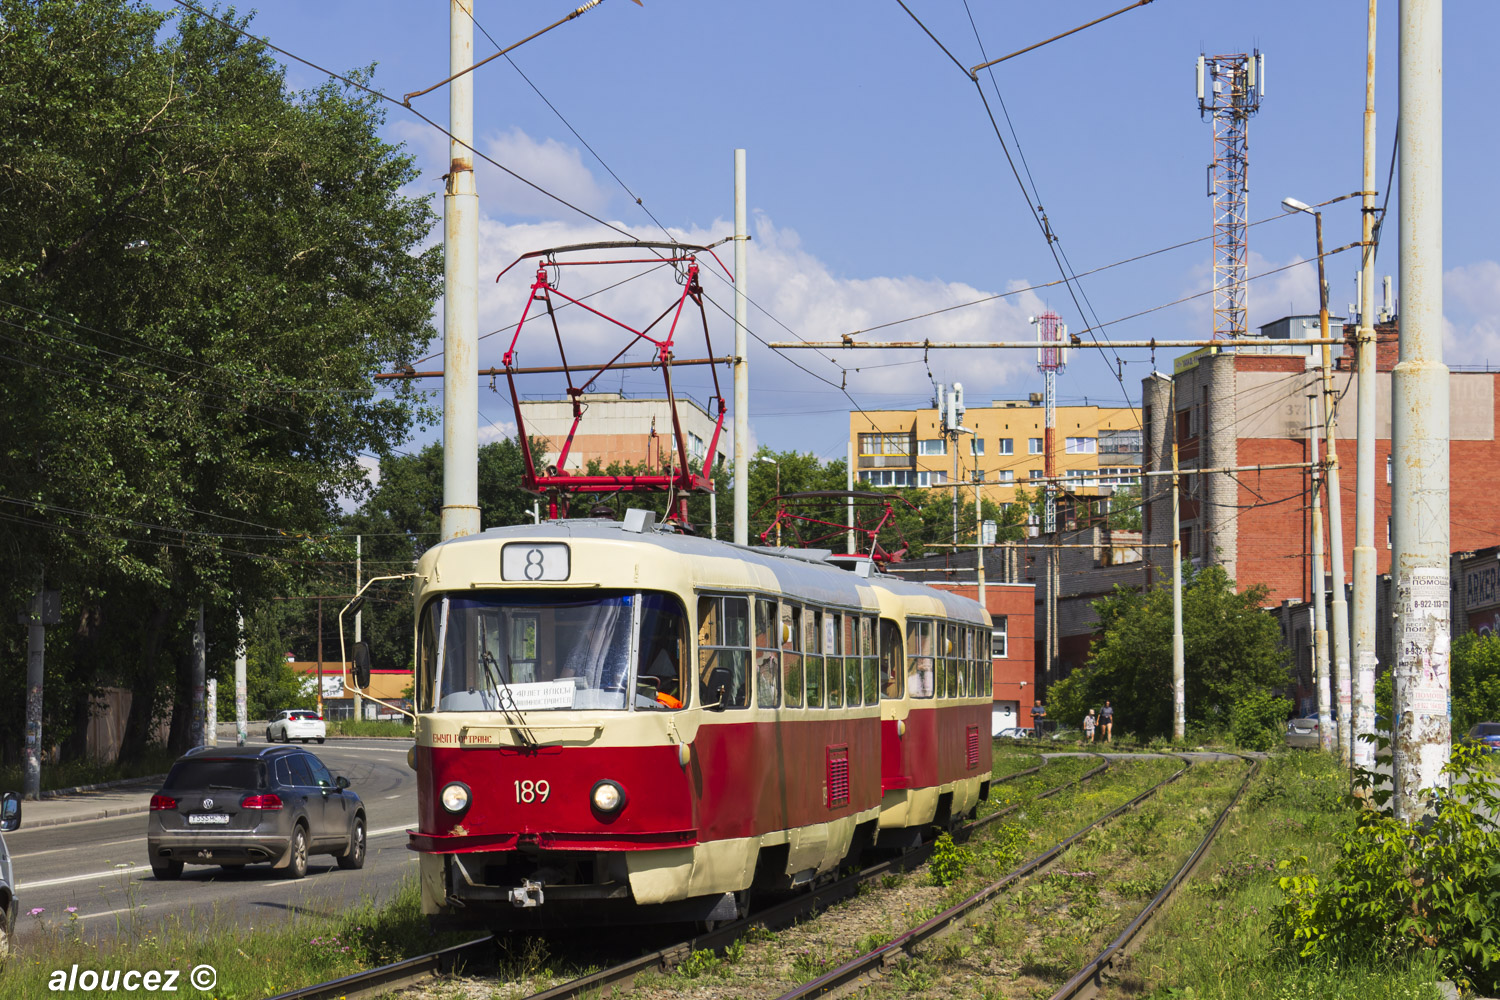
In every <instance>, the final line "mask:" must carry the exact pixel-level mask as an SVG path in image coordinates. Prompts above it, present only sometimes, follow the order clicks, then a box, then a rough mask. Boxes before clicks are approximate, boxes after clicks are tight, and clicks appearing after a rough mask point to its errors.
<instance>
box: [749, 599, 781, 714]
mask: <svg viewBox="0 0 1500 1000" xmlns="http://www.w3.org/2000/svg"><path fill="white" fill-rule="evenodd" d="M779 630H780V624H779V619H778V618H777V616H776V602H775V601H756V602H755V668H756V669H755V704H756V706H757V707H759V708H775V707H777V706H778V705H780V704H781V649H780V646H781V644H780V643H779V642H778V641H777V639H778V638H780V637H779V636H778V635H777V632H778V631H779Z"/></svg>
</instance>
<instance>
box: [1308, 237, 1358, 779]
mask: <svg viewBox="0 0 1500 1000" xmlns="http://www.w3.org/2000/svg"><path fill="white" fill-rule="evenodd" d="M1313 222H1314V223H1315V224H1316V226H1317V230H1318V323H1319V325H1320V327H1321V329H1322V334H1323V339H1324V340H1325V341H1326V340H1327V339H1328V280H1327V277H1326V275H1325V272H1324V268H1323V213H1322V212H1314V213H1313ZM1333 412H1334V410H1333V349H1332V348H1331V347H1330V346H1329V345H1328V344H1326V343H1325V344H1324V345H1323V428H1324V437H1325V438H1326V440H1327V442H1328V474H1327V493H1328V559H1329V569H1331V570H1332V571H1333V582H1332V584H1331V587H1332V593H1331V595H1330V597H1331V599H1330V601H1329V607H1328V614H1329V617H1331V618H1332V619H1333V622H1332V626H1331V629H1330V631H1331V632H1332V633H1333V679H1334V685H1335V690H1336V692H1337V694H1336V698H1337V705H1336V707H1337V714H1338V744H1339V760H1340V761H1342V762H1343V764H1344V766H1345V767H1348V766H1349V764H1350V763H1351V761H1352V758H1351V757H1350V751H1349V733H1350V723H1351V720H1350V718H1349V715H1350V711H1351V709H1352V706H1353V703H1352V700H1351V697H1350V690H1349V605H1348V603H1347V601H1346V600H1345V599H1344V502H1343V497H1342V496H1340V486H1339V451H1338V426H1337V424H1336V423H1335V421H1334V418H1333Z"/></svg>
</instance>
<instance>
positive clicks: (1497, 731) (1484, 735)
mask: <svg viewBox="0 0 1500 1000" xmlns="http://www.w3.org/2000/svg"><path fill="white" fill-rule="evenodd" d="M1469 739H1471V740H1473V741H1474V742H1475V743H1478V744H1480V745H1481V746H1483V747H1484V748H1485V749H1486V750H1488V751H1489V752H1490V753H1500V722H1481V723H1479V724H1478V725H1476V726H1474V727H1473V728H1471V729H1470V730H1469Z"/></svg>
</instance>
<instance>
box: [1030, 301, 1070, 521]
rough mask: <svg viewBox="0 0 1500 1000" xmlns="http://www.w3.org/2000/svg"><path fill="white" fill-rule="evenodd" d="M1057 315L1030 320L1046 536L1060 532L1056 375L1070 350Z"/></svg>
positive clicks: (1046, 314) (1065, 362)
mask: <svg viewBox="0 0 1500 1000" xmlns="http://www.w3.org/2000/svg"><path fill="white" fill-rule="evenodd" d="M1061 320H1062V317H1061V316H1059V315H1057V313H1055V312H1050V311H1049V312H1044V313H1042V314H1041V315H1040V316H1033V317H1031V322H1032V323H1033V324H1035V326H1036V339H1037V349H1036V368H1037V371H1039V372H1041V373H1042V405H1043V406H1044V407H1045V411H1044V412H1045V414H1046V416H1045V418H1044V420H1043V424H1044V429H1043V430H1042V476H1043V477H1044V479H1045V484H1044V485H1043V486H1042V496H1043V497H1044V498H1045V502H1044V506H1043V511H1044V520H1043V524H1042V530H1043V531H1044V532H1046V533H1047V534H1049V535H1050V534H1051V533H1052V532H1054V531H1056V530H1057V484H1056V483H1054V482H1052V477H1053V476H1054V475H1056V474H1057V473H1056V472H1055V466H1054V465H1053V460H1052V448H1053V441H1052V435H1053V432H1054V431H1055V430H1056V428H1057V373H1058V372H1060V371H1062V370H1063V369H1064V368H1067V367H1068V349H1067V348H1066V347H1064V346H1063V344H1065V343H1066V342H1067V339H1068V328H1067V327H1066V326H1064V325H1063V324H1062V322H1061Z"/></svg>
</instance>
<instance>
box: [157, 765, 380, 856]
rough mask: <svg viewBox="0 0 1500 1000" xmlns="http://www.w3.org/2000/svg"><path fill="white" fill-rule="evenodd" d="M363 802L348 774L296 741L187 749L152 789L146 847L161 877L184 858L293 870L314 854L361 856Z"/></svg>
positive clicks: (364, 830)
mask: <svg viewBox="0 0 1500 1000" xmlns="http://www.w3.org/2000/svg"><path fill="white" fill-rule="evenodd" d="M366 836H367V826H366V820H365V805H364V803H363V802H362V801H360V798H359V796H358V795H357V794H355V793H354V792H352V791H350V789H349V780H348V779H347V778H344V777H342V776H341V777H338V778H335V777H334V776H333V775H331V774H329V773H328V768H326V767H324V766H323V762H322V761H320V760H319V759H318V758H317V757H316V756H314V755H313V754H311V753H309V752H307V751H306V750H303V749H301V748H292V747H233V748H228V749H222V750H220V749H206V750H199V751H197V752H193V753H189V754H187V755H186V756H184V757H181V758H179V759H178V761H177V763H175V764H173V765H172V770H171V772H170V773H168V775H167V780H166V782H165V783H164V784H163V785H162V787H161V791H159V792H157V793H156V794H155V795H153V796H151V815H150V819H149V820H148V823H147V828H146V851H147V854H148V856H149V857H150V860H151V871H152V872H153V873H154V874H155V875H156V877H157V878H159V879H163V880H168V881H170V880H172V879H176V878H178V877H180V876H181V875H182V866H183V865H185V864H188V865H220V866H221V867H224V868H231V869H238V868H243V867H244V866H245V865H247V864H255V863H257V862H268V863H269V864H270V865H271V867H272V868H275V869H279V870H280V871H281V873H282V874H284V875H286V876H287V877H289V878H301V877H302V876H304V875H306V874H307V859H308V856H309V855H312V854H331V855H333V857H334V859H335V860H337V861H338V864H339V867H340V868H361V867H363V866H364V863H365V840H366Z"/></svg>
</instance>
